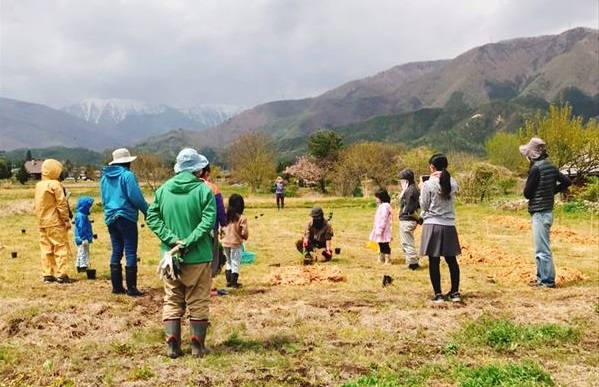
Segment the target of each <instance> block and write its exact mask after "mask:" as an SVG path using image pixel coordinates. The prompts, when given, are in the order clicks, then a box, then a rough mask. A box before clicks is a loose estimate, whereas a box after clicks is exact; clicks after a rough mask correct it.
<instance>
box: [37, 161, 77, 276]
mask: <svg viewBox="0 0 599 387" xmlns="http://www.w3.org/2000/svg"><path fill="white" fill-rule="evenodd" d="M61 172H62V164H61V163H60V162H59V161H57V160H54V159H47V160H45V161H44V162H43V163H42V180H41V181H40V182H38V183H37V184H36V185H35V215H36V218H37V225H38V227H39V231H40V250H41V257H42V272H43V275H44V277H58V278H66V277H68V274H67V265H68V263H67V262H68V261H69V259H70V258H71V257H70V247H69V240H68V232H69V229H70V228H71V222H70V219H69V207H68V203H67V197H66V195H65V192H64V188H63V186H62V184H60V182H59V181H58V177H59V176H60V173H61Z"/></svg>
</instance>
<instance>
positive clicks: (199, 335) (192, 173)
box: [146, 148, 216, 358]
mask: <svg viewBox="0 0 599 387" xmlns="http://www.w3.org/2000/svg"><path fill="white" fill-rule="evenodd" d="M207 166H208V160H207V159H206V158H205V157H204V156H202V155H200V154H198V152H197V151H196V150H194V149H190V148H186V149H183V150H182V151H181V152H179V155H178V156H177V163H176V164H175V168H174V169H175V173H176V175H175V176H174V177H172V178H171V179H169V180H168V181H167V182H166V183H164V184H163V185H162V186H161V187H160V188H159V189H158V190H156V194H155V198H154V202H153V203H152V204H151V205H150V207H149V208H148V216H147V219H146V221H147V224H148V227H149V228H150V229H151V230H152V231H153V232H154V233H155V234H156V235H157V236H158V238H159V239H160V241H161V242H162V243H161V253H162V255H163V261H161V264H160V266H159V268H158V270H159V271H160V274H161V277H162V278H163V280H164V304H163V310H162V319H163V322H164V331H165V334H166V343H167V355H168V356H169V357H171V358H176V357H179V356H181V355H182V354H183V352H182V350H181V319H182V318H183V317H184V315H185V312H186V311H187V313H188V314H189V325H190V331H191V354H192V355H193V356H198V357H201V356H204V355H205V354H207V353H208V349H207V348H206V346H205V340H206V331H207V328H208V317H209V316H208V315H209V305H210V282H211V261H212V238H211V236H210V231H211V230H212V228H213V226H214V222H215V220H216V203H215V200H214V194H213V193H212V190H211V189H210V186H208V184H206V183H205V182H204V180H202V179H201V178H200V176H201V174H202V172H203V169H204V168H206V167H207ZM169 259H170V261H168V260H169ZM165 260H166V261H168V262H166V264H165ZM176 260H180V261H179V264H177V262H175V263H174V264H173V261H176ZM173 265H174V266H178V267H175V268H173Z"/></svg>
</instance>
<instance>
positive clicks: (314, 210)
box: [310, 207, 324, 218]
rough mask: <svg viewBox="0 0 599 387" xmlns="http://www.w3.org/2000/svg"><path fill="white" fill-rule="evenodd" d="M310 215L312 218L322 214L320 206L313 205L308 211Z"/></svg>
mask: <svg viewBox="0 0 599 387" xmlns="http://www.w3.org/2000/svg"><path fill="white" fill-rule="evenodd" d="M310 216H311V217H313V218H320V217H323V216H324V212H323V211H322V208H320V207H314V208H312V210H311V211H310Z"/></svg>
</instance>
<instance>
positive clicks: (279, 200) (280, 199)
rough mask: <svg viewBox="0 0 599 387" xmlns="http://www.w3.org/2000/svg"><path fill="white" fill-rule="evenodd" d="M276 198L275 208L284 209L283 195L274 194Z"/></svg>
mask: <svg viewBox="0 0 599 387" xmlns="http://www.w3.org/2000/svg"><path fill="white" fill-rule="evenodd" d="M275 196H276V197H277V208H285V195H283V194H275Z"/></svg>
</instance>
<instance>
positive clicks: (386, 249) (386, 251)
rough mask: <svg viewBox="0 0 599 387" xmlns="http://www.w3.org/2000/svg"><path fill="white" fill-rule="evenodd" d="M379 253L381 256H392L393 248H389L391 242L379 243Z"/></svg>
mask: <svg viewBox="0 0 599 387" xmlns="http://www.w3.org/2000/svg"><path fill="white" fill-rule="evenodd" d="M379 251H380V252H381V254H391V246H389V242H379Z"/></svg>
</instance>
